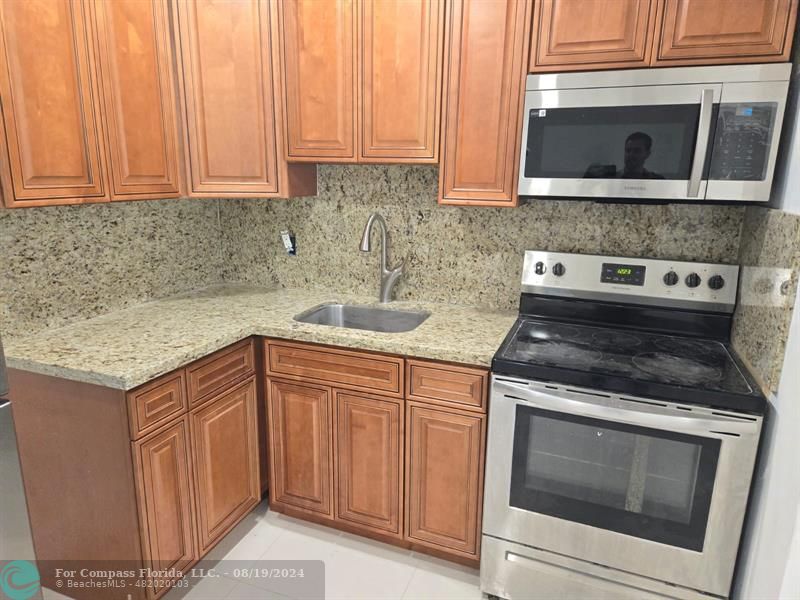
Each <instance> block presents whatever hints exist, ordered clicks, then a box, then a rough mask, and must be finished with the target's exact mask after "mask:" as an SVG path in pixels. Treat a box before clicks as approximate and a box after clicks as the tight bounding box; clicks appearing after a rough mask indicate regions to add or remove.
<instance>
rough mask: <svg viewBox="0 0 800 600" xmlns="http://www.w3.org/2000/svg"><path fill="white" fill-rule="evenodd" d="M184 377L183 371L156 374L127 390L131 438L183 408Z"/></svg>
mask: <svg viewBox="0 0 800 600" xmlns="http://www.w3.org/2000/svg"><path fill="white" fill-rule="evenodd" d="M186 408H187V402H186V379H185V375H184V372H183V370H180V371H176V372H175V373H171V374H170V375H165V376H164V377H159V378H158V379H156V380H155V381H152V382H150V383H148V384H145V385H143V386H142V387H140V388H138V389H136V390H133V391H131V392H128V413H129V415H130V424H131V437H132V439H136V438H139V437H141V436H143V435H144V434H146V433H149V432H150V431H153V430H154V429H156V428H157V427H159V426H160V425H163V424H164V423H166V422H167V421H169V420H170V419H172V418H173V417H176V416H177V415H179V414H181V413H183V412H185V411H186Z"/></svg>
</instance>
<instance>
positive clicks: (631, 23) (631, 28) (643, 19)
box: [529, 0, 657, 72]
mask: <svg viewBox="0 0 800 600" xmlns="http://www.w3.org/2000/svg"><path fill="white" fill-rule="evenodd" d="M656 4H657V2H656V0H540V1H539V2H537V3H536V8H535V9H534V15H533V29H532V33H531V35H532V39H531V53H530V65H529V70H530V71H539V72H541V71H575V70H587V69H625V68H630V67H646V66H648V64H649V62H650V54H651V50H652V46H653V28H654V26H655V18H656V9H657V6H656Z"/></svg>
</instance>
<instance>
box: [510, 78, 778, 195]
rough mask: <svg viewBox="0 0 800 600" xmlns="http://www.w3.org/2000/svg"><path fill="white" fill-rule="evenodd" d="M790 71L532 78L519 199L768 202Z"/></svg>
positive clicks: (529, 87) (528, 87) (526, 106)
mask: <svg viewBox="0 0 800 600" xmlns="http://www.w3.org/2000/svg"><path fill="white" fill-rule="evenodd" d="M791 68H792V67H791V65H790V64H788V63H782V64H763V65H731V66H716V67H678V68H668V69H642V70H627V71H603V72H598V71H595V72H591V73H563V74H558V73H557V74H544V75H529V76H528V78H527V84H526V88H525V113H524V119H523V125H522V141H523V143H522V151H521V157H520V161H521V164H520V170H519V194H520V195H521V196H558V197H587V198H620V199H631V198H636V199H657V200H694V201H745V202H765V201H767V200H769V195H770V189H771V188H772V175H773V172H774V169H775V159H776V156H777V152H778V141H779V140H780V133H781V125H782V123H783V113H784V108H785V105H786V95H787V92H788V89H789V78H790V74H791Z"/></svg>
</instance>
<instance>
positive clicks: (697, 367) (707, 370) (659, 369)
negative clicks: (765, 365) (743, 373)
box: [632, 352, 747, 387]
mask: <svg viewBox="0 0 800 600" xmlns="http://www.w3.org/2000/svg"><path fill="white" fill-rule="evenodd" d="M632 360H633V364H634V365H635V366H636V367H638V368H639V369H640V370H641V371H642V372H644V373H648V374H650V375H653V376H654V377H657V378H659V379H664V380H665V381H672V382H675V383H678V384H684V385H685V384H689V385H701V386H706V387H707V386H708V385H709V384H711V383H716V382H718V381H720V380H721V379H722V368H719V367H715V366H714V365H709V364H706V363H703V362H701V361H699V360H697V359H691V358H685V357H682V356H675V355H674V354H665V353H663V352H645V353H644V354H637V355H636V356H634V357H633V359H632ZM738 381H739V380H736V381H735V382H734V383H738ZM742 383H743V384H744V386H747V383H746V382H744V381H743V380H742Z"/></svg>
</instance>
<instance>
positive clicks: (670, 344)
mask: <svg viewBox="0 0 800 600" xmlns="http://www.w3.org/2000/svg"><path fill="white" fill-rule="evenodd" d="M495 360H496V361H498V360H500V361H503V360H506V361H513V362H514V363H523V364H529V365H531V366H538V367H551V368H558V369H565V370H568V371H573V372H576V371H577V372H582V373H586V374H592V375H594V377H593V378H592V383H593V384H595V385H596V384H598V382H602V381H603V378H604V377H608V378H615V379H617V380H633V381H637V382H641V383H653V384H661V385H666V386H680V387H685V388H692V389H695V390H708V391H712V392H723V393H730V394H750V393H751V392H752V391H753V389H752V388H751V386H750V384H749V383H748V380H747V378H746V377H745V376H744V374H743V373H742V371H741V370H740V368H739V366H738V365H737V363H736V362H735V361H734V359H733V358H732V356H731V354H730V352H729V351H728V348H727V347H726V346H725V344H723V343H721V342H718V341H715V340H708V339H695V338H689V337H680V336H671V335H664V334H657V333H650V332H644V331H639V330H628V329H611V328H607V327H592V326H588V325H575V324H568V323H562V322H550V321H541V320H534V319H526V318H521V319H520V320H519V321H518V322H517V324H516V325H515V328H514V329H513V330H512V333H511V334H510V335H509V337H508V338H507V340H506V342H505V344H504V345H503V347H501V348H500V350H499V351H498V353H497V355H496V356H495ZM562 383H573V384H579V383H580V382H577V381H576V382H573V381H566V380H565V381H563V382H562ZM602 387H605V386H602ZM612 387H613V386H612Z"/></svg>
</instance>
